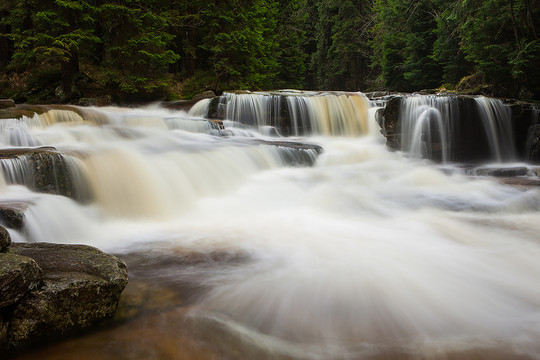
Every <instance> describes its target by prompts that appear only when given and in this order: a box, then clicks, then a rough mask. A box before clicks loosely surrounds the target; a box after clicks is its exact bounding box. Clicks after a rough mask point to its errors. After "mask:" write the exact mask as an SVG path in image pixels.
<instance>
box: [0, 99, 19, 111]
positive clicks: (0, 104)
mask: <svg viewBox="0 0 540 360" xmlns="http://www.w3.org/2000/svg"><path fill="white" fill-rule="evenodd" d="M13 107H15V101H13V100H11V99H0V109H8V108H13Z"/></svg>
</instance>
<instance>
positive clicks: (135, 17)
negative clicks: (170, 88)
mask: <svg viewBox="0 0 540 360" xmlns="http://www.w3.org/2000/svg"><path fill="white" fill-rule="evenodd" d="M142 5H143V2H142V1H137V0H118V1H116V2H107V3H104V4H102V5H101V6H100V7H99V14H100V17H99V18H100V29H101V38H102V41H103V45H104V53H103V58H102V60H101V62H100V64H101V65H102V66H104V67H105V68H107V69H109V71H108V74H109V80H108V83H109V85H113V86H118V88H119V89H120V90H121V91H122V92H124V93H133V94H134V93H138V92H142V93H152V92H155V91H157V90H159V89H160V88H163V87H165V86H166V85H167V82H166V77H165V76H164V75H165V74H166V73H167V71H168V67H169V65H170V64H172V63H174V62H175V61H177V60H178V59H179V56H178V54H176V53H175V52H174V51H173V50H171V49H170V44H171V42H172V40H173V38H174V36H173V35H171V34H169V33H168V32H167V29H168V25H169V24H168V22H167V18H166V17H165V16H162V15H161V14H159V13H157V12H156V10H155V8H156V5H158V4H156V2H155V1H145V2H144V5H145V6H144V7H143V6H142Z"/></svg>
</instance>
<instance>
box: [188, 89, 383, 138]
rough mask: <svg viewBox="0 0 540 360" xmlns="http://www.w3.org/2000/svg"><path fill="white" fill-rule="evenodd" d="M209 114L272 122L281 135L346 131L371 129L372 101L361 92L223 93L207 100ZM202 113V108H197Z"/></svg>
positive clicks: (240, 120) (358, 132)
mask: <svg viewBox="0 0 540 360" xmlns="http://www.w3.org/2000/svg"><path fill="white" fill-rule="evenodd" d="M204 106H205V108H206V111H207V113H206V116H207V117H208V118H218V119H226V120H231V121H233V122H236V123H240V124H244V125H249V126H254V127H256V128H261V127H265V126H272V127H275V128H277V131H278V132H279V133H280V134H282V135H286V136H287V135H292V136H298V135H304V134H306V135H308V134H321V135H345V136H358V135H361V134H365V133H368V132H369V131H370V126H372V125H373V124H370V123H368V121H367V112H366V111H367V109H368V108H369V102H368V100H367V98H366V97H365V96H364V95H363V94H360V93H340V92H328V93H318V92H297V91H292V90H284V91H281V92H279V91H276V92H273V93H256V92H242V93H224V94H223V95H222V96H220V97H217V98H215V99H213V100H212V101H209V102H205V103H204ZM195 111H197V112H198V113H200V111H201V109H200V108H199V107H197V109H196V110H195Z"/></svg>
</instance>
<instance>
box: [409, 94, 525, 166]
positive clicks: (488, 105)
mask: <svg viewBox="0 0 540 360" xmlns="http://www.w3.org/2000/svg"><path fill="white" fill-rule="evenodd" d="M511 120H512V117H511V109H510V107H509V106H507V105H505V104H504V103H503V101H501V100H499V99H493V98H488V97H484V96H479V97H474V98H473V97H470V98H468V97H463V96H462V97H456V96H448V95H427V96H426V95H414V96H408V97H406V98H404V99H403V103H402V106H401V111H400V121H401V124H402V128H403V132H402V149H403V150H404V151H407V152H408V153H410V154H411V156H413V157H416V158H423V157H425V158H430V159H432V158H434V156H433V153H434V152H437V150H438V149H434V147H435V148H440V150H439V151H440V152H441V154H440V160H442V161H443V162H447V161H452V160H455V159H454V154H455V153H456V152H458V151H460V150H461V149H459V148H460V147H461V146H463V143H460V142H459V141H460V140H462V141H463V139H460V137H461V138H465V141H466V142H469V143H480V144H481V146H480V147H476V148H474V150H473V151H476V152H478V153H480V152H485V153H487V154H488V156H487V158H488V159H490V160H492V161H494V162H497V163H501V162H509V161H513V160H515V158H516V154H515V148H514V140H513V133H512V126H511ZM484 142H485V144H483V143H484ZM482 146H485V149H483V148H482ZM467 147H474V146H471V145H470V144H467Z"/></svg>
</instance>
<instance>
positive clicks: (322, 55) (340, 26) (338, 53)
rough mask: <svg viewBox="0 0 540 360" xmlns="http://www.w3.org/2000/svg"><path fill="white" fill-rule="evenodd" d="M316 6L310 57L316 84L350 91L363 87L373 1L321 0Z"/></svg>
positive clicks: (367, 70) (366, 68)
mask: <svg viewBox="0 0 540 360" xmlns="http://www.w3.org/2000/svg"><path fill="white" fill-rule="evenodd" d="M317 9H318V22H317V26H316V27H315V32H316V40H317V48H316V51H315V52H314V53H313V54H312V58H311V66H312V68H313V70H314V73H315V77H316V82H315V84H316V87H317V88H321V89H328V90H353V91H356V90H360V89H362V88H364V87H365V86H366V80H367V79H368V78H369V68H368V64H369V61H370V60H369V59H370V57H371V49H370V47H369V41H368V40H369V36H370V31H369V24H370V22H371V19H372V17H371V9H372V3H371V2H370V1H365V0H343V1H336V0H333V1H320V2H318V3H317Z"/></svg>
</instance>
